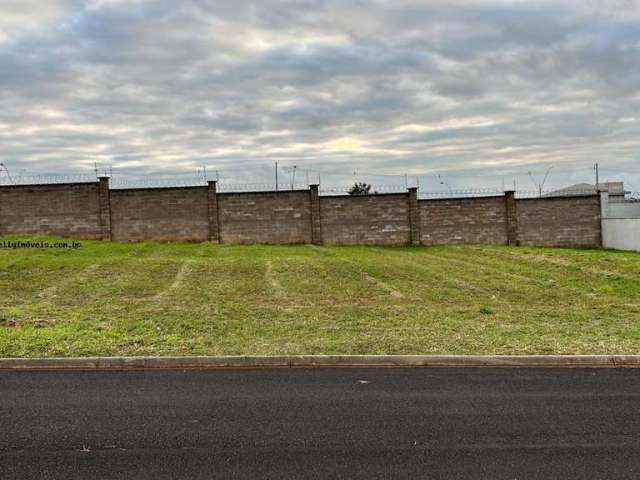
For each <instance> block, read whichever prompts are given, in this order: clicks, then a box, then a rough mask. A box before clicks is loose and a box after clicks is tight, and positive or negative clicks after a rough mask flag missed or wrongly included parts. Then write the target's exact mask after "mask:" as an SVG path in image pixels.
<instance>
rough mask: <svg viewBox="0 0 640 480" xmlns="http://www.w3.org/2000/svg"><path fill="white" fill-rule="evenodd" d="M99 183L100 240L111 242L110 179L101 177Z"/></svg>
mask: <svg viewBox="0 0 640 480" xmlns="http://www.w3.org/2000/svg"><path fill="white" fill-rule="evenodd" d="M98 181H99V184H98V196H99V204H100V238H102V240H111V198H110V195H109V177H100V178H99V179H98Z"/></svg>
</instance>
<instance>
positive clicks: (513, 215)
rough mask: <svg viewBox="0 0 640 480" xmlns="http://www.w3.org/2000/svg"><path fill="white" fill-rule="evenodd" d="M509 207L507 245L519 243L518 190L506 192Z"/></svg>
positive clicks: (506, 201)
mask: <svg viewBox="0 0 640 480" xmlns="http://www.w3.org/2000/svg"><path fill="white" fill-rule="evenodd" d="M504 201H505V204H506V207H507V245H512V246H514V245H518V244H519V243H518V211H517V209H516V192H515V191H513V190H508V191H506V192H504Z"/></svg>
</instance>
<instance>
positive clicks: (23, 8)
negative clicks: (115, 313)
mask: <svg viewBox="0 0 640 480" xmlns="http://www.w3.org/2000/svg"><path fill="white" fill-rule="evenodd" d="M639 86H640V2H638V1H635V0H626V1H625V0H610V1H605V0H592V1H583V0H581V1H578V0H573V1H569V2H555V1H503V0H487V1H475V0H455V1H444V0H434V1H431V2H420V1H417V0H416V1H411V0H399V1H396V2H383V1H376V0H368V1H365V0H362V1H359V2H352V3H349V5H347V4H345V2H339V1H337V0H335V1H330V0H326V1H322V0H301V1H294V0H269V1H265V2H260V3H259V4H256V3H254V2H243V1H240V2H218V1H213V0H187V1H184V2H173V1H169V0H137V1H136V0H91V1H80V0H68V1H63V0H59V1H49V2H39V1H35V0H33V1H26V0H20V1H19V2H18V1H5V2H2V5H0V142H2V145H3V152H2V155H3V161H4V162H5V163H7V164H9V165H11V166H12V168H14V169H15V170H18V171H19V170H27V171H33V172H36V173H56V172H63V171H70V170H71V171H77V170H82V171H88V170H89V169H90V168H92V166H93V163H94V162H97V163H99V164H103V165H113V166H114V167H115V168H116V170H117V169H118V168H119V167H121V168H122V169H123V170H124V171H126V172H127V173H131V174H134V173H135V174H140V175H144V174H146V173H149V172H160V171H164V172H166V171H173V172H176V173H177V172H193V171H194V170H195V169H196V168H198V167H199V166H201V165H205V164H206V165H209V168H210V170H213V169H219V171H220V172H222V174H223V178H228V179H229V181H237V180H239V179H242V178H244V177H246V172H248V171H250V170H252V171H256V172H257V171H261V172H262V171H267V170H265V168H266V167H265V165H268V164H270V163H271V162H273V161H276V160H277V161H279V162H281V164H284V165H293V164H295V165H298V167H299V168H307V169H309V170H312V171H322V172H325V173H326V174H327V177H328V178H330V177H331V175H330V173H331V172H334V173H335V178H336V181H338V180H340V181H342V180H341V177H340V175H338V174H339V173H344V174H346V175H350V174H352V172H353V171H363V172H366V171H370V172H379V173H387V174H395V173H403V172H409V173H414V174H417V173H420V172H441V173H442V174H444V173H446V174H448V175H450V176H451V177H452V178H454V179H459V180H455V181H457V182H459V183H462V182H467V183H473V184H474V185H477V184H478V183H479V182H483V181H485V180H482V179H481V178H480V177H478V176H477V175H476V173H477V172H478V171H479V169H480V170H482V173H483V175H487V176H490V175H493V176H494V177H495V178H500V177H501V175H503V174H504V172H516V171H517V172H521V173H523V174H524V175H526V172H527V171H528V170H536V169H537V170H544V169H546V168H547V166H549V165H552V164H553V165H555V167H556V168H555V170H556V171H558V172H560V171H562V170H566V171H577V172H580V175H583V176H585V177H587V176H589V175H591V166H592V164H593V163H594V162H596V161H598V162H601V163H602V164H603V165H606V166H607V167H609V168H611V169H612V170H620V169H621V170H625V169H626V170H629V173H628V175H627V177H628V178H629V179H630V181H632V182H633V181H636V182H637V183H639V184H640V172H637V173H636V174H635V176H634V174H633V172H632V170H636V171H639V170H640V167H637V166H634V165H637V164H638V163H637V162H638V160H639V158H638V156H639V155H640V153H639V152H640V148H639V147H640V135H639V133H640V122H637V121H634V119H636V118H637V116H638V115H637V112H638V111H640V87H639ZM225 175H226V176H225ZM465 175H466V176H465ZM347 178H348V179H349V178H352V177H347ZM394 178H396V177H394ZM482 178H486V177H482ZM568 178H569V177H568V176H567V177H566V178H565V177H562V176H561V175H560V174H559V173H558V174H556V176H555V177H552V180H553V181H556V182H563V181H565V180H566V179H568ZM572 178H573V177H572ZM585 179H587V178H585ZM381 181H382V180H381ZM394 181H396V180H394ZM452 181H453V180H452Z"/></svg>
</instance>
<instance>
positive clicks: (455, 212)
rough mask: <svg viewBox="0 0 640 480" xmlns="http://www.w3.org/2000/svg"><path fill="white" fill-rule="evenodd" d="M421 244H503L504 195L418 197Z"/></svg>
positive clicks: (505, 241) (505, 219) (504, 240)
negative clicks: (452, 197)
mask: <svg viewBox="0 0 640 480" xmlns="http://www.w3.org/2000/svg"><path fill="white" fill-rule="evenodd" d="M418 205H419V208H420V241H421V243H422V244H423V245H451V244H466V243H483V244H497V245H502V244H506V243H507V210H506V203H505V198H504V197H484V198H461V199H446V200H445V199H442V200H439V199H438V200H420V201H419V202H418Z"/></svg>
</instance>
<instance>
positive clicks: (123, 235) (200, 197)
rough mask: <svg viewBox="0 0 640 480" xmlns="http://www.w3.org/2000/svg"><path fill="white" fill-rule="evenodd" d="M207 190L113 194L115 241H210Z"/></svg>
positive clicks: (148, 189)
mask: <svg viewBox="0 0 640 480" xmlns="http://www.w3.org/2000/svg"><path fill="white" fill-rule="evenodd" d="M207 200H208V193H207V187H180V188H142V189H127V190H111V191H110V202H111V238H112V239H113V240H161V241H171V240H182V241H197V242H204V241H207V240H209V235H210V232H209V218H208V214H209V211H208V202H207Z"/></svg>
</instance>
